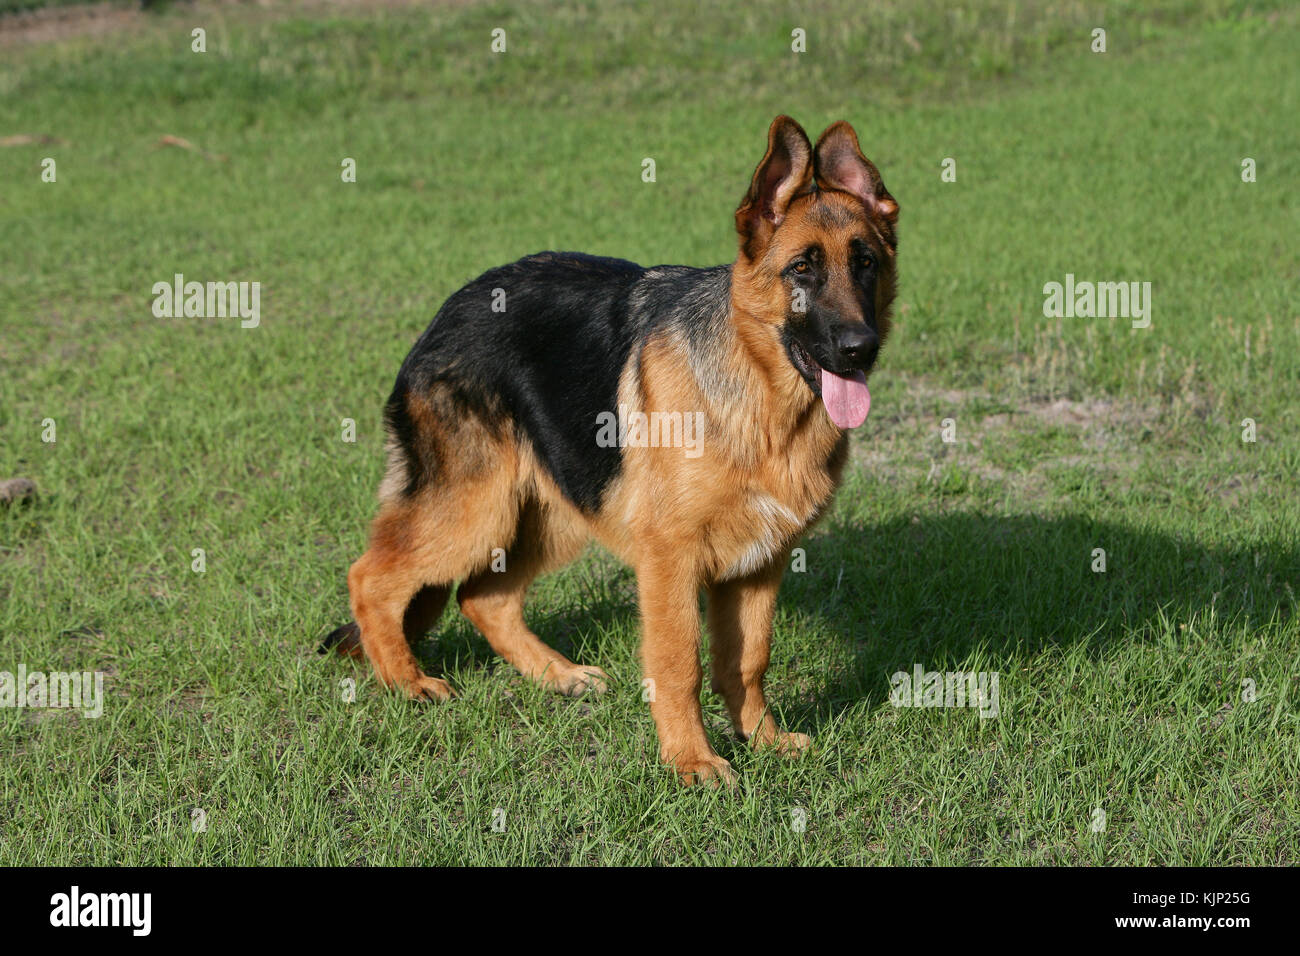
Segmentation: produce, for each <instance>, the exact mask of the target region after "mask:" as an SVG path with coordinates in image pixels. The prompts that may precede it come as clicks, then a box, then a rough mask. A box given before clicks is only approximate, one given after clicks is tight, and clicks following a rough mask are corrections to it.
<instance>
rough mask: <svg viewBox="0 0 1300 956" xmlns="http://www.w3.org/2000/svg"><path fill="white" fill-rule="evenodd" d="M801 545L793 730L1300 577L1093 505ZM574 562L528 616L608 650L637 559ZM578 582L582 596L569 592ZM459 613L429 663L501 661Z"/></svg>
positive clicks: (594, 651)
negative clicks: (919, 687)
mask: <svg viewBox="0 0 1300 956" xmlns="http://www.w3.org/2000/svg"><path fill="white" fill-rule="evenodd" d="M800 547H802V548H803V550H804V556H803V558H802V560H800V559H799V556H798V553H797V552H796V558H795V561H794V562H792V568H791V569H790V570H787V572H786V575H785V579H784V581H783V583H782V589H781V597H780V601H779V603H778V611H777V627H776V635H775V638H774V642H773V652H772V655H773V669H772V671H770V672H769V674H770V675H775V674H777V673H783V674H785V675H787V677H788V676H789V675H790V674H791V673H792V672H796V673H797V672H801V671H803V670H804V669H805V668H808V667H812V668H814V669H816V670H817V672H816V673H806V674H805V673H798V674H797V676H798V679H797V681H796V683H797V684H798V685H799V686H797V687H794V688H785V687H783V686H782V683H781V682H780V680H779V679H773V676H769V681H768V689H769V697H770V698H771V699H772V700H773V701H774V703H775V704H776V705H777V706H778V707H780V708H781V710H782V711H783V713H784V716H785V719H786V722H787V724H788V725H789V726H790V727H791V729H797V730H805V731H807V732H815V730H816V729H817V728H818V727H819V726H821V725H822V724H824V723H825V722H827V721H828V720H832V719H834V717H835V716H836V715H837V714H839V713H840V712H841V711H843V710H844V709H846V708H848V707H851V706H858V705H861V704H863V703H864V702H865V703H866V704H867V705H868V706H874V705H876V704H878V703H880V702H881V701H883V700H884V699H885V698H886V697H887V696H888V693H889V676H890V675H891V674H893V673H895V672H897V671H907V672H909V673H910V672H911V670H912V668H913V666H914V665H916V664H921V665H922V666H923V667H924V668H925V669H927V670H949V669H958V670H964V669H975V668H969V667H963V666H962V665H963V664H969V663H971V662H972V661H979V662H980V665H981V666H980V667H979V668H978V669H985V670H994V671H999V670H1000V671H1011V670H1013V669H1014V668H1015V667H1016V666H1017V665H1018V664H1019V663H1021V662H1025V661H1029V660H1032V658H1033V657H1034V656H1036V655H1037V654H1039V653H1042V652H1044V651H1045V650H1046V649H1047V648H1050V647H1054V646H1055V647H1062V648H1063V647H1067V646H1076V645H1082V648H1076V649H1082V650H1083V651H1084V652H1085V653H1086V654H1088V655H1090V656H1096V655H1098V654H1100V653H1102V652H1103V650H1104V649H1105V648H1106V647H1107V646H1108V645H1111V644H1113V643H1114V642H1117V641H1152V640H1155V639H1157V638H1159V637H1160V635H1162V634H1164V633H1165V632H1166V629H1167V627H1168V626H1169V624H1168V622H1169V621H1174V622H1186V621H1188V620H1190V619H1191V617H1192V616H1193V615H1196V614H1205V613H1209V612H1210V611H1211V610H1213V613H1214V614H1215V615H1216V616H1217V617H1218V618H1219V619H1221V620H1222V619H1229V620H1231V619H1247V620H1249V621H1251V622H1254V623H1255V624H1263V623H1264V622H1266V621H1268V620H1270V619H1272V618H1275V617H1281V618H1286V617H1288V616H1289V615H1291V614H1292V613H1294V603H1295V596H1294V593H1293V590H1292V589H1293V588H1294V586H1295V584H1296V582H1300V551H1297V548H1296V547H1295V545H1294V544H1289V543H1288V544H1279V543H1271V544H1270V543H1259V544H1254V545H1250V546H1246V547H1206V546H1203V545H1200V544H1197V543H1196V542H1194V541H1192V540H1190V539H1187V538H1183V537H1177V536H1174V535H1170V534H1166V533H1164V532H1161V531H1156V530H1149V529H1144V528H1134V527H1129V526H1127V525H1121V524H1116V523H1112V522H1107V521H1101V520H1097V519H1093V518H1089V517H1084V516H1058V517H1033V516H991V515H978V514H970V513H952V514H946V515H939V516H930V517H904V518H898V519H894V520H892V521H889V522H886V523H884V524H880V525H871V526H862V525H856V524H851V523H846V522H844V521H843V520H840V521H838V522H837V521H830V522H828V523H826V524H823V525H822V526H821V527H820V528H819V529H818V531H817V533H815V534H814V535H813V536H812V537H810V538H808V539H806V540H805V541H804V542H802V543H801V545H800ZM1103 569H1104V570H1103ZM562 574H563V575H565V577H564V578H562V579H561V582H560V590H558V591H556V592H554V593H555V594H558V595H561V597H560V599H559V600H558V601H556V600H550V601H548V602H547V603H548V604H549V605H550V606H552V607H553V606H555V604H556V603H559V604H561V605H563V606H562V608H561V609H560V610H555V611H550V612H546V611H537V610H532V611H530V612H529V613H528V619H529V623H530V626H532V627H533V628H534V630H535V631H536V632H537V634H538V635H539V636H540V637H541V638H542V639H543V640H544V641H546V642H547V643H549V644H551V645H552V646H553V647H555V648H556V649H557V650H560V651H561V652H562V653H565V654H568V655H569V656H571V657H572V656H574V654H575V652H576V653H577V654H578V655H579V656H580V657H584V658H586V659H587V661H588V662H592V663H599V662H600V661H601V660H603V659H608V657H610V656H613V655H612V654H605V653H604V652H605V650H606V646H605V645H606V643H607V642H612V641H615V640H617V641H619V642H620V643H621V642H623V641H625V640H626V639H627V631H628V630H629V629H631V630H633V631H634V630H635V628H636V604H635V587H634V584H633V581H632V578H631V574H630V572H628V571H626V570H624V569H620V568H619V567H618V566H617V565H616V564H614V563H613V562H612V560H600V561H596V562H586V563H584V564H583V565H581V566H580V567H578V568H575V569H572V570H569V571H565V572H562ZM575 587H576V588H577V593H578V594H579V595H580V597H579V598H578V599H576V600H572V601H566V600H564V598H563V595H566V594H567V595H571V594H573V593H574V588H575ZM451 617H452V615H451V614H450V613H449V614H448V615H447V616H446V617H444V618H443V621H442V625H441V627H440V629H439V632H438V640H437V641H435V642H426V644H425V645H424V646H423V648H422V651H423V656H424V657H425V658H426V661H427V662H428V663H429V664H430V665H431V666H432V667H433V668H435V670H434V671H432V672H433V673H437V672H438V671H437V670H436V668H439V667H446V666H448V665H451V664H453V663H458V664H459V665H460V666H466V664H468V663H471V662H472V663H475V664H478V665H479V666H482V665H484V664H488V663H489V662H490V661H492V660H493V655H492V653H491V650H490V648H488V647H487V645H486V642H484V641H483V639H482V638H481V637H479V636H478V635H477V633H475V632H474V631H473V629H472V628H470V627H469V626H468V624H467V622H464V621H459V622H458V623H457V624H455V625H452V623H451ZM1174 626H1177V625H1176V624H1175V625H1174ZM808 629H812V636H813V637H814V638H817V637H819V636H824V637H822V639H824V640H829V641H835V642H836V646H835V647H834V648H833V651H834V653H833V654H831V655H829V657H830V658H831V659H832V660H833V661H834V662H835V664H834V666H832V667H831V668H829V669H827V668H826V667H825V666H824V664H820V663H818V664H813V663H811V662H810V663H809V664H808V665H804V664H803V662H802V660H795V661H793V662H791V661H790V656H791V654H790V651H789V645H790V644H795V645H797V644H799V643H800V642H801V641H806V640H807V632H808ZM783 632H785V634H786V635H787V641H786V642H785V643H786V644H787V647H783V646H782V645H783V641H782V636H783ZM791 633H799V634H800V635H801V637H800V638H798V639H795V640H790V639H789V638H788V635H789V634H791ZM799 656H800V657H801V658H802V657H804V656H810V655H799ZM826 656H827V655H822V654H820V653H818V654H817V655H816V657H817V658H819V659H820V658H823V657H826ZM705 683H706V686H707V680H706V682H705Z"/></svg>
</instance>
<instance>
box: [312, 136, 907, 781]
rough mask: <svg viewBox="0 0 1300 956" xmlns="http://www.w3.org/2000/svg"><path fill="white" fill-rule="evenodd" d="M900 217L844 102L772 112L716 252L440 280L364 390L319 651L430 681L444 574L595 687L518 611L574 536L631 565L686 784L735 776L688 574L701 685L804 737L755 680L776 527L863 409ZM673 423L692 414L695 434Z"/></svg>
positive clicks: (788, 540)
mask: <svg viewBox="0 0 1300 956" xmlns="http://www.w3.org/2000/svg"><path fill="white" fill-rule="evenodd" d="M897 222H898V204H897V203H896V202H895V201H894V198H893V197H892V196H891V195H890V194H889V192H888V190H886V188H885V185H884V183H883V182H882V181H881V177H880V173H879V172H878V170H877V169H876V167H875V166H874V165H873V164H872V163H871V162H870V161H869V160H868V159H867V158H866V157H865V156H863V154H862V150H861V149H860V147H859V145H858V138H857V134H856V133H855V132H854V130H853V127H852V126H850V125H849V124H848V123H845V122H838V123H835V124H834V125H832V126H830V127H829V128H827V129H826V131H825V132H823V133H822V135H821V136H820V137H819V138H818V140H817V145H816V146H815V147H814V146H813V145H812V144H811V142H810V141H809V138H808V136H807V134H806V133H805V132H804V130H803V128H802V127H801V126H799V124H798V123H796V122H795V121H794V120H792V119H790V118H789V117H787V116H778V117H777V118H776V119H775V120H774V121H773V122H772V125H771V127H770V129H769V130H768V138H767V152H766V153H765V154H764V156H763V159H762V161H761V162H760V163H759V164H758V167H757V169H756V170H755V172H754V175H753V178H752V180H751V182H750V185H749V190H748V192H747V193H746V194H745V197H744V200H743V201H742V202H741V204H740V207H739V208H738V209H737V210H736V213H735V226H736V232H737V235H738V237H739V251H738V254H737V257H736V260H735V262H734V263H733V264H731V265H721V266H716V267H713V268H691V267H686V266H656V267H653V268H645V267H642V266H639V265H636V264H635V263H632V262H627V261H625V260H621V259H610V258H600V257H595V256H589V255H584V254H579V253H567V252H566V253H561V252H543V253H539V254H537V255H532V256H528V257H526V258H524V259H520V260H519V261H517V262H514V263H511V264H510V265H505V266H501V267H500V268H496V269H492V270H490V271H488V272H486V273H484V274H483V275H482V276H480V277H479V278H478V279H475V280H474V281H473V282H471V283H469V284H468V285H467V286H465V287H464V288H462V289H461V290H460V291H458V292H456V293H455V294H454V295H452V296H451V298H449V299H448V300H447V301H446V303H445V304H444V305H443V306H442V308H441V309H440V310H439V311H438V313H437V315H436V316H435V317H434V319H433V321H432V322H431V323H430V325H429V327H428V328H427V329H426V330H425V332H424V334H423V335H422V336H420V338H419V340H418V341H417V342H416V343H415V346H414V348H412V350H411V352H410V354H409V355H408V356H407V357H406V360H405V362H403V364H402V367H401V370H400V371H399V372H398V375H397V381H396V384H395V386H394V388H393V391H392V394H391V396H390V397H389V399H388V402H387V405H386V406H385V410H384V423H385V432H386V436H387V441H386V453H387V471H386V474H385V476H384V479H383V482H382V485H381V487H380V490H379V499H380V508H379V512H378V515H377V517H376V518H375V520H374V524H373V526H372V528H371V532H370V541H369V546H368V548H367V549H366V551H365V553H364V554H363V555H362V556H361V557H360V558H359V559H358V560H357V561H356V563H355V564H353V565H352V567H351V569H350V571H349V572H348V589H349V592H350V595H351V606H352V613H353V618H354V621H353V622H352V623H349V624H346V625H344V626H343V627H340V628H338V629H337V630H335V631H334V632H333V633H332V634H330V635H329V636H328V637H327V638H326V639H325V643H324V646H323V647H322V652H324V651H325V650H326V649H327V648H329V647H335V648H337V649H338V650H339V651H340V652H341V653H343V654H346V655H351V656H355V657H360V656H361V654H362V653H364V655H365V657H367V658H369V660H370V663H371V665H372V666H373V668H374V671H375V674H376V676H377V677H378V678H379V680H380V681H382V682H383V683H384V684H386V685H388V686H390V687H393V688H398V689H400V690H402V691H404V692H405V693H406V694H408V695H410V696H411V697H413V698H417V699H437V700H442V699H446V698H449V697H451V696H453V690H452V688H451V687H450V686H449V685H448V684H447V682H446V681H444V680H442V679H440V678H437V677H431V676H429V675H426V674H425V673H423V671H422V670H421V669H420V665H419V663H418V661H417V660H416V657H415V655H414V654H413V653H412V650H411V644H412V643H413V642H415V641H417V640H419V639H420V638H422V637H423V635H424V634H425V632H426V631H427V630H428V629H430V628H431V627H432V626H433V625H434V624H436V623H437V620H438V618H439V616H440V615H441V613H442V611H443V609H444V607H445V606H446V603H447V601H448V599H449V597H450V595H451V593H452V590H453V588H456V597H457V600H458V603H459V605H460V609H461V611H462V612H463V613H464V614H465V616H466V617H467V618H468V619H469V620H470V621H471V622H472V623H473V624H474V625H475V627H477V628H478V630H479V631H481V632H482V634H483V636H484V637H485V638H486V639H487V641H488V643H489V644H490V645H491V646H492V649H493V650H494V651H495V652H496V653H497V654H499V655H500V656H501V657H503V658H505V660H507V661H508V662H509V663H510V664H512V665H513V666H514V667H515V668H517V669H518V670H519V672H520V673H522V674H524V675H526V676H528V677H530V678H532V679H534V680H536V681H537V682H539V683H540V684H542V685H543V686H545V687H548V688H551V689H553V690H555V691H558V692H559V693H562V694H569V695H579V694H582V693H585V692H588V691H594V692H600V691H603V690H605V688H606V681H607V679H608V677H607V675H606V674H605V672H604V671H603V670H601V669H600V668H599V667H595V666H591V665H583V664H575V663H574V662H573V661H571V660H569V659H568V658H566V657H565V656H564V655H563V654H560V653H559V652H558V651H555V650H553V649H552V648H550V647H548V646H547V645H546V644H544V643H543V642H542V641H541V640H540V639H539V638H538V637H537V635H536V634H534V633H533V632H532V631H530V630H529V629H528V627H527V626H526V625H525V623H524V617H523V606H524V596H525V592H526V591H527V589H528V586H529V583H530V582H531V581H532V580H533V579H534V578H535V577H536V576H537V575H539V574H541V573H542V572H544V571H547V570H550V569H554V568H556V567H558V566H560V565H563V564H566V563H568V562H569V561H571V560H573V559H574V558H575V557H576V556H577V554H578V553H579V551H580V550H581V549H582V548H583V546H584V544H585V543H586V542H587V541H588V540H589V539H591V538H595V539H596V540H597V541H598V542H600V543H601V544H602V545H604V546H605V547H606V548H608V549H609V550H610V551H611V552H612V553H613V554H614V555H616V556H617V557H619V558H620V559H621V560H623V561H624V562H626V563H627V564H628V565H629V566H630V567H631V568H632V569H633V570H634V571H635V574H636V584H637V591H638V599H639V606H640V617H641V625H642V641H641V658H642V663H643V666H644V676H645V681H644V682H643V686H644V687H645V688H646V693H645V694H644V696H645V697H646V698H647V699H648V700H649V702H650V711H651V713H652V715H653V717H654V721H655V725H656V729H657V730H658V736H659V745H660V758H661V760H662V761H663V762H664V763H665V764H667V765H668V766H669V767H671V768H672V769H673V770H674V771H675V772H676V773H677V774H678V775H679V776H680V777H681V779H682V780H683V782H686V783H695V782H702V781H708V782H710V783H713V784H715V785H716V784H717V783H720V782H725V783H731V782H733V781H734V779H735V777H734V772H733V771H732V769H731V765H730V763H729V762H728V761H726V760H724V759H723V758H722V757H720V756H718V754H717V753H715V752H714V750H713V747H712V746H711V745H710V743H709V739H708V736H707V734H706V732H705V728H704V722H703V718H702V712H701V708H700V690H701V681H702V669H701V665H700V640H701V627H700V620H699V613H698V599H699V592H700V589H701V588H703V589H704V590H705V591H706V593H707V599H708V600H707V619H708V633H709V644H710V651H711V667H712V687H713V690H714V691H715V692H716V693H718V694H720V695H721V696H722V698H723V699H724V701H725V702H726V706H727V710H728V713H729V714H730V717H731V720H732V723H733V724H734V726H735V730H736V733H737V734H738V735H739V736H740V738H741V739H744V740H748V741H749V742H750V743H751V745H752V746H754V747H759V748H761V747H772V748H776V749H778V750H779V751H780V752H782V753H784V754H787V755H791V756H793V755H797V754H798V753H800V752H801V751H803V750H804V749H805V748H807V747H808V746H809V745H810V743H811V741H810V739H809V738H808V737H807V736H806V735H804V734H799V733H791V732H786V731H783V730H781V729H780V728H779V727H778V726H777V724H776V721H775V719H774V718H773V715H772V713H771V710H770V708H769V706H768V704H767V701H766V699H765V697H764V694H763V676H764V672H765V671H766V670H767V665H768V659H769V649H770V639H771V630H772V615H773V612H774V609H775V605H776V596H777V591H778V589H779V587H780V583H781V576H782V572H783V571H784V569H785V566H786V564H787V562H788V560H789V555H790V551H791V549H792V548H793V546H794V544H795V543H796V542H797V540H798V539H799V537H800V536H801V535H802V534H803V533H804V532H806V531H807V530H808V529H809V528H810V527H811V526H812V525H813V524H814V523H815V522H816V521H817V520H818V518H819V517H820V516H821V515H822V514H823V513H824V512H825V511H826V509H827V507H828V505H829V504H830V502H831V499H832V495H833V494H834V492H835V489H836V487H837V485H838V483H839V480H840V475H841V471H842V469H843V466H844V462H845V458H846V456H847V451H848V434H847V433H848V431H849V430H850V429H852V428H855V427H857V426H858V425H860V424H862V422H863V420H864V419H865V418H866V416H867V413H868V411H869V409H870V403H871V395H870V392H869V391H868V389H867V381H866V376H867V374H868V373H869V372H870V371H871V370H872V367H873V365H874V364H875V361H876V358H877V355H878V353H879V350H880V347H881V345H882V344H883V343H884V341H885V338H886V336H887V335H888V333H889V329H890V319H889V316H890V309H891V305H892V303H893V300H894V295H895V288H896V276H897V270H896V257H897V237H896V228H897ZM615 419H617V427H615V426H614V424H613V422H614V420H615ZM679 421H681V422H683V423H685V424H698V425H699V426H700V429H699V433H698V435H697V436H696V439H695V443H694V446H693V448H688V449H683V447H680V446H681V445H682V444H683V441H682V440H680V439H681V438H682V437H683V435H684V432H685V430H686V429H685V425H683V427H681V429H680V430H679V428H678V422H679ZM647 422H649V423H650V426H649V427H647ZM652 428H653V430H654V431H655V434H653V435H649V436H648V435H647V434H646V432H648V431H651V430H652ZM602 436H603V440H601V438H602ZM656 439H663V440H656ZM692 452H693V453H692ZM457 585H459V586H458V587H457Z"/></svg>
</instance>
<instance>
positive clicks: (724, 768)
mask: <svg viewBox="0 0 1300 956" xmlns="http://www.w3.org/2000/svg"><path fill="white" fill-rule="evenodd" d="M672 766H673V769H674V770H675V771H676V772H677V777H678V779H679V780H681V782H682V783H684V784H686V786H688V787H692V786H694V785H695V784H697V783H702V784H704V785H705V786H706V787H734V786H735V785H736V784H737V782H738V781H739V780H740V778H739V777H738V776H737V775H736V771H734V770H732V769H731V764H730V763H728V762H727V761H726V760H723V759H722V758H721V757H719V756H718V755H717V754H709V755H708V756H704V757H697V758H693V759H683V758H678V759H677V760H675V761H673V765H672Z"/></svg>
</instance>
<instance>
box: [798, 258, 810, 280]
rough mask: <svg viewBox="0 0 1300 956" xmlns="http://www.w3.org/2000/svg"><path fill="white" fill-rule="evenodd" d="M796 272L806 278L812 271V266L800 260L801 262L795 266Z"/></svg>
mask: <svg viewBox="0 0 1300 956" xmlns="http://www.w3.org/2000/svg"><path fill="white" fill-rule="evenodd" d="M794 271H795V272H797V273H798V274H799V275H801V276H806V275H807V274H808V273H809V272H811V271H812V266H810V265H808V263H806V262H804V261H803V260H800V261H799V262H796V263H795V264H794Z"/></svg>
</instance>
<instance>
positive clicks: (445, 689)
mask: <svg viewBox="0 0 1300 956" xmlns="http://www.w3.org/2000/svg"><path fill="white" fill-rule="evenodd" d="M402 690H404V691H405V692H406V696H407V697H409V698H411V700H421V701H431V700H451V699H452V698H453V697H455V696H456V692H455V691H454V690H452V689H451V685H450V684H448V683H447V682H446V681H445V680H441V679H440V678H437V677H418V678H416V679H415V680H413V681H409V682H408V683H405V684H403V685H402Z"/></svg>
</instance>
